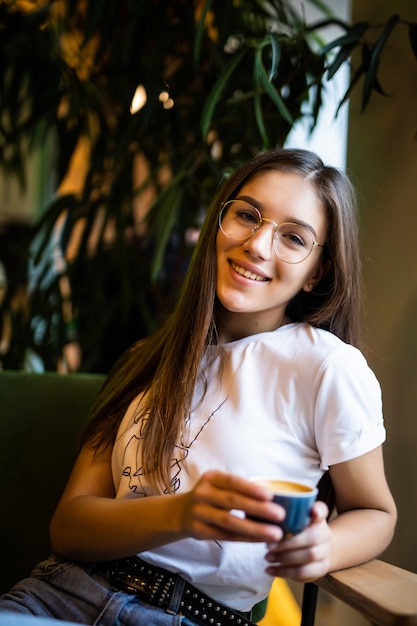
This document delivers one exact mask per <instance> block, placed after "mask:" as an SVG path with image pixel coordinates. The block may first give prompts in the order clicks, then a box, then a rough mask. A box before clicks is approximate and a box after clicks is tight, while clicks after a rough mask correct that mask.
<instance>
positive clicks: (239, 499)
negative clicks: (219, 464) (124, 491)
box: [50, 447, 284, 561]
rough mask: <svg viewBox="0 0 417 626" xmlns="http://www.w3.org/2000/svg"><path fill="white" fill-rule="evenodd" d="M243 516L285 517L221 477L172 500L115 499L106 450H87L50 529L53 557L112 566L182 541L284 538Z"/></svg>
mask: <svg viewBox="0 0 417 626" xmlns="http://www.w3.org/2000/svg"><path fill="white" fill-rule="evenodd" d="M234 510H242V511H247V512H248V513H252V514H253V515H255V514H258V515H263V516H265V517H268V518H269V519H271V520H277V521H280V520H282V519H283V517H284V511H283V509H282V508H281V507H279V506H278V505H276V504H274V503H272V502H270V492H269V491H268V490H265V489H264V488H262V487H260V486H259V485H256V484H255V483H252V482H251V481H248V480H245V479H243V478H239V477H237V476H234V475H232V474H228V473H225V472H218V471H211V472H207V473H206V474H204V475H203V476H202V477H201V479H200V480H199V482H198V483H197V484H196V486H195V487H194V489H192V490H191V491H190V492H187V493H182V494H177V495H162V496H151V497H138V498H130V499H116V498H115V491H114V486H113V480H112V474H111V449H108V450H107V451H106V452H105V453H103V454H102V455H101V456H100V457H99V458H98V459H97V458H94V454H93V451H92V450H91V449H89V448H87V447H86V448H84V449H83V450H82V451H81V453H80V455H79V457H78V459H77V461H76V463H75V466H74V469H73V471H72V474H71V476H70V479H69V481H68V485H67V487H66V489H65V491H64V493H63V495H62V498H61V500H60V502H59V504H58V506H57V509H56V511H55V513H54V516H53V518H52V521H51V526H50V539H51V547H52V550H53V552H54V553H55V554H56V555H57V556H59V557H62V558H68V559H73V560H79V561H100V560H109V559H117V558H122V557H125V556H130V555H132V554H136V553H139V552H142V551H144V550H150V549H152V548H155V547H158V546H161V545H163V544H166V543H170V542H172V541H176V540H179V539H183V538H185V537H194V538H197V539H215V540H219V541H220V540H231V541H261V542H270V541H279V540H280V539H281V538H282V531H281V530H280V528H278V527H277V526H273V525H271V524H259V523H257V522H253V521H250V520H247V519H245V518H243V517H239V516H237V515H235V514H234V513H233V511H234Z"/></svg>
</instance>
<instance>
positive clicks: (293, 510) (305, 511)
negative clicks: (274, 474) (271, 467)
mask: <svg viewBox="0 0 417 626" xmlns="http://www.w3.org/2000/svg"><path fill="white" fill-rule="evenodd" d="M253 481H254V482H256V483H257V484H258V485H262V486H263V487H267V488H268V489H269V490H270V491H271V492H272V493H273V498H272V500H273V502H276V503H277V504H280V505H281V506H282V507H283V508H284V509H285V512H286V514H285V519H284V520H283V521H282V522H270V521H269V520H266V519H262V518H259V517H254V516H252V515H251V516H248V517H250V519H252V520H256V521H260V522H265V523H269V524H277V525H278V526H280V527H281V528H282V530H283V531H284V535H296V534H297V533H300V532H301V531H302V530H304V528H305V527H306V526H308V524H309V521H310V515H311V508H312V506H313V503H314V501H315V500H316V498H317V493H318V489H317V487H310V486H308V485H304V484H302V483H297V482H291V481H287V480H278V479H273V478H255V479H253Z"/></svg>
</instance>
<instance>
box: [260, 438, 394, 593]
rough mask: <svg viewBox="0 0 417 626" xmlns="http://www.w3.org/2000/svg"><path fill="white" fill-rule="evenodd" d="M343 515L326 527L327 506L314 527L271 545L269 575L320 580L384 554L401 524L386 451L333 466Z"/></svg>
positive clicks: (320, 506) (316, 516)
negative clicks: (385, 461)
mask: <svg viewBox="0 0 417 626" xmlns="http://www.w3.org/2000/svg"><path fill="white" fill-rule="evenodd" d="M330 476H331V479H332V482H333V486H334V489H335V494H336V507H337V511H338V515H337V517H335V518H334V519H332V520H331V521H330V522H329V523H328V524H327V523H326V519H325V518H326V507H324V506H323V504H322V503H321V502H317V503H316V504H315V506H314V510H313V515H312V521H311V524H310V526H308V528H307V529H306V530H305V531H304V532H303V533H300V534H299V535H297V536H295V537H292V538H290V539H287V540H284V541H282V542H280V543H271V544H269V549H268V553H267V555H266V559H267V561H268V562H269V563H270V565H269V566H268V569H267V571H268V572H269V573H270V574H271V575H273V576H283V577H288V578H293V579H294V580H298V581H307V580H315V579H316V578H319V577H320V576H324V575H325V574H327V573H328V572H329V571H335V570H338V569H343V568H346V567H351V566H353V565H358V564H359V563H364V562H365V561H368V560H370V559H372V558H374V557H376V556H378V555H379V554H380V553H381V552H382V551H383V550H384V549H385V548H386V547H387V546H388V544H389V543H390V541H391V539H392V536H393V533H394V528H395V524H396V520H397V512H396V507H395V503H394V500H393V497H392V495H391V492H390V490H389V487H388V485H387V482H386V478H385V472H384V464H383V458H382V449H381V447H378V448H376V449H375V450H373V451H371V452H368V453H367V454H364V455H362V456H360V457H358V458H356V459H353V460H351V461H346V462H344V463H339V464H338V465H334V466H332V467H331V468H330Z"/></svg>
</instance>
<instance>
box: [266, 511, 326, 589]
mask: <svg viewBox="0 0 417 626" xmlns="http://www.w3.org/2000/svg"><path fill="white" fill-rule="evenodd" d="M328 514H329V510H328V508H327V506H326V504H325V503H324V502H315V503H314V505H313V509H312V514H311V522H310V524H309V526H307V528H306V529H305V530H303V532H301V533H299V534H298V535H294V536H292V537H289V538H288V539H283V540H282V541H281V542H269V543H268V552H267V554H266V557H265V558H266V560H267V561H268V563H269V565H268V567H267V568H266V571H267V573H268V574H270V575H271V576H280V577H282V578H291V579H292V580H296V581H299V582H308V581H312V580H315V579H317V578H320V576H324V575H325V574H327V572H328V571H329V567H330V543H331V542H330V539H331V530H330V528H329V526H328V524H327V516H328Z"/></svg>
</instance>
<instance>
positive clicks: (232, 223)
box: [219, 200, 318, 263]
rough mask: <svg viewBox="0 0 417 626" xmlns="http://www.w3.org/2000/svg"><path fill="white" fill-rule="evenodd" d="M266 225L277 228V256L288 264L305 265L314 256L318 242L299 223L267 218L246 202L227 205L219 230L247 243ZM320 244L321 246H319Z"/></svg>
mask: <svg viewBox="0 0 417 626" xmlns="http://www.w3.org/2000/svg"><path fill="white" fill-rule="evenodd" d="M263 224H266V225H268V224H272V225H273V226H274V232H273V239H272V245H273V249H274V252H275V254H276V256H277V257H278V258H279V259H281V261H284V262H285V263H301V262H302V261H304V260H305V259H306V258H307V257H308V256H309V254H310V253H311V251H312V249H313V247H314V245H315V244H316V242H315V241H314V237H313V235H312V233H311V232H310V230H309V229H308V228H306V227H305V226H302V225H301V224H297V223H296V222H283V223H282V224H279V225H278V224H276V223H275V222H274V221H272V220H269V219H267V218H263V217H262V215H261V213H260V212H259V211H258V209H257V208H256V207H254V206H252V205H251V204H249V202H246V201H245V200H229V201H228V202H225V204H224V205H223V208H222V210H221V212H220V215H219V227H220V230H221V231H222V233H223V234H224V235H226V237H228V238H229V239H233V240H234V241H238V242H243V241H246V240H247V239H249V237H251V236H252V235H253V234H254V233H255V232H256V231H257V230H259V228H261V226H262V225H263ZM317 245H318V244H317Z"/></svg>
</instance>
